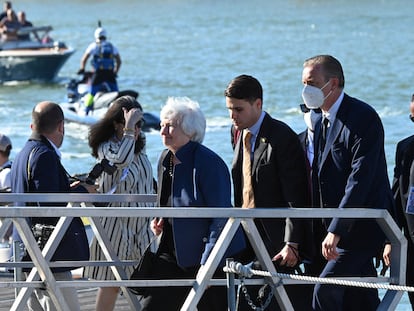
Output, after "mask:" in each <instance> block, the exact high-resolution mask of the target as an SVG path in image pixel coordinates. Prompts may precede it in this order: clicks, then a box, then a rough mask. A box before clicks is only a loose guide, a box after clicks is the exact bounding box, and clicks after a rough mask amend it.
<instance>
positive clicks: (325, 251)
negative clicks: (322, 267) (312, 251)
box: [322, 232, 341, 260]
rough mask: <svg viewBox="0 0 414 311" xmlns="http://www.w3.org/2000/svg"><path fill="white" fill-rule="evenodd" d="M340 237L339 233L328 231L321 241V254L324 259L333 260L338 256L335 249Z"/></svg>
mask: <svg viewBox="0 0 414 311" xmlns="http://www.w3.org/2000/svg"><path fill="white" fill-rule="evenodd" d="M340 239H341V237H340V236H339V235H337V234H334V233H332V232H328V234H327V235H326V237H325V239H324V240H323V242H322V256H323V257H325V259H326V260H334V259H337V258H338V256H339V253H338V251H337V250H336V246H337V245H338V243H339V240H340Z"/></svg>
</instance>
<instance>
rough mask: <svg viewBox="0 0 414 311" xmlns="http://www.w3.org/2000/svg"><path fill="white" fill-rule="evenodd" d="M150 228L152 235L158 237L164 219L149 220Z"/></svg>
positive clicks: (162, 227)
mask: <svg viewBox="0 0 414 311" xmlns="http://www.w3.org/2000/svg"><path fill="white" fill-rule="evenodd" d="M150 228H151V231H152V233H154V235H156V236H159V235H160V234H161V233H162V231H163V229H164V219H162V218H158V217H155V218H154V219H153V220H151V225H150Z"/></svg>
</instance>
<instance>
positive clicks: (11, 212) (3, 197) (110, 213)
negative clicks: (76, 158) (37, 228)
mask: <svg viewBox="0 0 414 311" xmlns="http://www.w3.org/2000/svg"><path fill="white" fill-rule="evenodd" d="M155 200H156V196H155V195H106V194H61V193H60V194H57V193H53V194H51V193H48V194H38V193H37V194H10V193H1V194H0V203H1V202H4V203H7V202H20V203H19V204H18V205H17V206H13V208H0V217H3V218H11V219H12V220H13V223H14V224H15V226H16V227H17V229H18V230H19V233H20V234H21V236H22V237H24V238H25V239H26V240H27V241H29V240H30V239H32V240H30V241H32V242H33V241H34V239H33V236H32V234H31V231H30V228H28V226H27V223H26V221H25V220H24V218H26V217H33V216H36V217H61V223H62V226H61V227H57V229H58V230H55V231H59V230H61V228H64V225H65V221H70V219H71V218H72V217H87V218H89V219H90V221H91V225H92V226H93V227H94V232H95V231H96V232H95V234H96V233H97V234H98V236H101V235H102V236H101V240H100V241H99V243H103V247H104V248H106V250H107V252H108V256H107V259H108V260H109V261H112V262H113V263H114V266H115V267H113V270H114V273H115V276H116V279H117V280H116V281H74V282H73V283H72V282H66V283H65V282H63V281H56V280H54V279H53V275H51V273H48V272H50V266H51V264H50V263H49V262H48V260H45V258H46V256H51V254H48V250H44V251H43V254H42V253H40V250H39V248H38V247H37V245H34V246H33V245H30V246H29V248H31V251H32V252H33V256H32V258H33V262H34V265H35V266H36V267H37V270H38V271H39V274H40V276H41V278H42V280H43V281H44V282H45V280H47V282H46V284H47V285H48V286H49V287H48V289H49V291H50V292H51V293H52V298H53V299H54V301H55V302H56V303H55V304H57V305H59V306H58V309H59V310H68V309H67V306H66V303H65V301H64V299H63V298H62V296H61V293H60V287H62V286H63V285H64V286H65V287H67V286H76V287H83V286H82V285H81V284H85V283H83V282H86V284H89V285H91V284H101V285H100V286H106V284H111V285H108V286H120V287H121V288H123V289H124V290H125V291H124V293H125V292H126V293H127V294H128V291H127V289H126V287H127V286H131V285H138V284H139V285H140V286H154V284H155V283H156V284H158V286H164V285H165V284H166V282H168V286H172V285H177V284H178V286H183V284H184V285H187V286H188V285H191V284H193V285H194V286H193V289H192V290H191V291H190V294H189V296H188V297H187V300H186V302H185V304H184V305H183V308H182V310H195V309H196V305H197V302H198V301H199V299H200V298H201V296H202V294H203V292H204V290H205V288H207V286H208V285H211V284H213V283H214V284H217V283H219V284H220V285H223V284H225V280H220V281H219V280H211V277H212V275H213V273H214V271H215V270H216V268H217V265H218V262H219V261H220V259H221V257H222V255H223V254H224V252H225V249H226V248H227V246H228V244H229V243H230V240H231V237H232V236H233V235H234V233H235V232H236V230H237V228H238V227H239V226H240V225H242V226H243V227H244V229H245V231H246V232H247V236H248V238H249V240H250V242H251V243H252V244H253V245H252V246H253V248H254V250H255V252H256V255H257V256H258V258H259V259H260V260H261V261H262V263H263V267H264V268H266V269H268V270H269V271H270V272H273V271H272V269H274V267H273V264H272V263H271V260H270V258H268V257H269V256H268V254H267V252H266V250H265V248H264V247H263V244H262V243H263V242H262V241H261V239H260V235H259V234H258V232H257V229H256V227H255V224H254V222H253V221H252V219H253V218H286V217H290V218H332V217H338V218H373V219H375V220H376V221H377V222H378V224H379V225H380V226H381V228H382V230H383V231H384V233H385V234H386V236H387V238H388V240H389V241H390V242H391V244H392V247H393V252H392V255H391V256H392V258H391V260H392V262H393V265H392V266H391V268H390V277H389V278H377V279H376V280H378V281H379V282H384V280H385V281H389V282H390V283H393V284H404V283H405V269H402V268H403V267H405V261H406V247H407V241H406V239H405V237H404V236H403V234H402V233H401V230H400V229H399V228H398V226H397V225H396V224H395V222H394V220H393V219H392V217H391V216H390V214H389V213H388V212H387V211H385V210H377V209H360V208H352V209H351V208H350V209H341V210H338V209H311V208H274V209H272V208H255V209H240V208H220V207H217V208H199V207H197V208H195V207H185V208H159V207H156V208H154V207H137V208H132V207H77V206H76V203H80V202H94V203H96V204H98V203H106V202H151V203H154V202H155ZM24 202H49V203H50V202H72V203H74V204H71V206H70V207H61V206H60V207H57V206H39V207H37V206H36V207H26V206H24ZM99 217H172V218H212V217H214V218H227V219H228V222H227V224H226V227H225V228H224V229H223V232H222V234H221V235H220V237H219V239H218V241H217V243H216V246H215V247H214V249H213V251H212V254H211V256H210V257H209V259H208V261H207V263H206V265H205V266H204V269H203V271H202V272H203V273H201V275H198V276H197V279H196V280H195V283H194V280H168V281H166V280H157V281H145V280H144V281H143V280H141V281H129V280H126V279H125V275H124V276H122V271H123V269H122V268H120V266H122V265H123V263H122V262H121V261H119V260H118V259H117V257H116V255H115V257H114V253H113V250H112V249H111V246H110V243H108V241H106V242H105V237H106V233H105V232H104V230H103V228H102V227H100V225H99ZM68 219H69V220H68ZM25 224H26V226H27V227H25ZM0 229H1V227H0ZM0 232H1V230H0ZM59 236H60V238H61V236H63V232H57V233H56V236H52V237H53V238H55V237H57V238H59ZM52 237H51V238H50V240H52ZM49 242H50V243H49ZM49 242H48V244H51V249H53V243H54V242H55V241H53V240H52V241H49ZM34 244H36V243H34ZM55 244H56V245H55V247H56V246H57V244H58V242H56V243H55ZM49 246H50V245H49ZM101 246H102V244H101ZM46 248H48V245H46V246H45V249H46ZM48 249H50V248H48ZM52 253H53V252H52ZM220 255H221V256H220ZM216 257H218V258H216ZM35 270H36V269H33V271H35ZM28 281H29V282H27V283H22V282H20V283H18V282H16V287H24V286H26V287H27V288H26V289H28V291H26V293H25V294H22V295H20V294H21V293H20V294H19V297H20V298H19V297H18V299H16V301H15V304H14V305H13V308H12V310H22V309H20V308H22V306H23V304H24V301H25V299H27V292H29V294H30V292H31V291H32V290H33V287H32V285H33V282H35V283H36V284H39V283H38V282H37V280H36V279H35V278H34V277H32V278H29V279H28ZM30 282H32V283H30ZM275 282H276V279H275ZM284 283H285V282H284ZM287 283H289V284H293V283H297V282H295V281H293V282H292V281H291V282H286V284H287ZM102 284H105V285H102ZM114 284H117V285H114ZM89 285H88V286H89ZM10 286H13V284H10ZM155 286H157V285H155ZM0 287H1V285H0ZM285 294H286V293H285V292H284V289H283V286H281V290H280V291H279V292H278V293H277V295H278V296H279V298H280V300H279V302H280V301H281V302H282V309H285V310H290V308H291V304H290V301H289V299H288V298H287V295H285ZM402 295H403V293H400V292H395V291H387V292H386V293H385V296H384V298H383V299H382V301H381V304H380V307H379V310H392V309H395V307H396V306H397V304H398V302H399V301H400V299H401V297H402ZM286 298H287V302H286ZM131 299H132V300H133V298H131ZM132 300H131V301H130V303H134V302H132ZM285 303H286V304H285ZM137 310H139V307H138V309H137Z"/></svg>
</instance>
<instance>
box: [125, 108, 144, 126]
mask: <svg viewBox="0 0 414 311" xmlns="http://www.w3.org/2000/svg"><path fill="white" fill-rule="evenodd" d="M122 110H123V111H124V119H125V128H129V129H135V124H136V123H137V122H138V121H139V120H141V119H142V117H143V113H142V110H140V109H138V108H132V109H130V110H127V109H126V108H125V107H123V108H122Z"/></svg>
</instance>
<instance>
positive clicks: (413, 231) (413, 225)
mask: <svg viewBox="0 0 414 311" xmlns="http://www.w3.org/2000/svg"><path fill="white" fill-rule="evenodd" d="M410 119H411V121H413V122H414V94H413V95H412V97H411V103H410ZM413 178H414V135H411V136H409V137H406V138H404V139H403V140H401V141H400V142H398V144H397V148H396V152H395V167H394V179H393V182H392V192H393V194H394V199H395V217H394V218H395V221H396V222H397V224H398V225H399V227H400V228H401V229H402V230H403V232H404V235H405V237H406V238H407V270H406V284H407V285H408V286H413V285H414V215H413V214H408V213H407V212H406V207H407V199H408V194H409V190H410V188H411V187H413V186H414V184H413V182H412V181H413ZM390 253H391V245H390V244H387V245H386V246H385V249H384V261H385V263H386V264H387V266H389V265H390V264H391V262H390ZM408 298H409V299H410V303H411V306H412V307H413V308H414V293H413V292H408Z"/></svg>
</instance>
